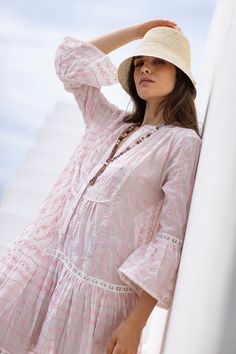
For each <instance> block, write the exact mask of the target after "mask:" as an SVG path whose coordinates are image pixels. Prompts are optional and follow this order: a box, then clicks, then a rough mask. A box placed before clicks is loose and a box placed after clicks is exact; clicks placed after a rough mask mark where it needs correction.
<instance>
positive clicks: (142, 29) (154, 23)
mask: <svg viewBox="0 0 236 354" xmlns="http://www.w3.org/2000/svg"><path fill="white" fill-rule="evenodd" d="M160 26H163V27H171V28H173V29H176V30H177V31H179V32H182V30H181V28H180V27H178V25H177V23H175V22H173V21H169V20H151V21H147V22H143V23H141V24H139V25H138V37H139V38H143V36H144V35H145V33H146V32H147V31H149V30H150V29H152V28H154V27H160Z"/></svg>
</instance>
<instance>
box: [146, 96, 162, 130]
mask: <svg viewBox="0 0 236 354" xmlns="http://www.w3.org/2000/svg"><path fill="white" fill-rule="evenodd" d="M156 107H157V102H156V101H155V103H154V102H150V101H147V103H146V109H145V114H144V118H143V123H142V125H145V124H151V125H159V124H161V123H164V119H163V110H161V111H160V112H159V113H158V114H157V115H155V109H156Z"/></svg>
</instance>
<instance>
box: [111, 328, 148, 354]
mask: <svg viewBox="0 0 236 354" xmlns="http://www.w3.org/2000/svg"><path fill="white" fill-rule="evenodd" d="M141 335H142V328H140V327H138V326H135V325H132V323H130V322H128V321H123V322H121V324H120V325H119V327H118V328H117V329H116V330H115V332H114V333H113V334H112V336H111V338H110V341H109V345H108V348H107V351H106V354H136V353H137V350H138V346H139V343H140V338H141Z"/></svg>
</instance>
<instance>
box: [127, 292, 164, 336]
mask: <svg viewBox="0 0 236 354" xmlns="http://www.w3.org/2000/svg"><path fill="white" fill-rule="evenodd" d="M156 303H157V300H156V299H155V298H154V297H152V296H151V295H149V294H148V293H147V292H146V291H144V290H143V291H142V294H141V296H140V298H139V301H138V302H137V304H136V306H135V307H134V308H133V310H132V312H131V313H130V315H129V317H128V318H127V321H128V322H130V323H131V324H132V325H134V326H136V327H138V328H141V329H143V328H144V327H145V325H146V322H147V320H148V318H149V316H150V314H151V312H152V310H153V308H154V307H155V305H156Z"/></svg>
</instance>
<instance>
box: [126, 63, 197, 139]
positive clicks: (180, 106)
mask: <svg viewBox="0 0 236 354" xmlns="http://www.w3.org/2000/svg"><path fill="white" fill-rule="evenodd" d="M133 75H134V63H133V60H132V62H131V65H130V70H129V73H128V87H129V92H130V97H131V99H132V101H133V103H134V110H133V112H132V113H131V114H128V115H127V116H125V117H124V122H128V123H129V122H130V123H138V122H140V123H142V122H143V118H144V114H145V108H146V101H145V100H143V99H142V98H140V97H139V95H138V93H137V91H136V87H135V82H134V77H133ZM196 94H197V93H196V89H195V87H194V85H193V83H192V82H191V80H190V79H189V78H188V76H187V75H186V74H185V73H184V72H183V71H182V70H181V69H179V68H178V67H177V66H176V83H175V87H174V90H173V91H172V92H171V93H170V94H169V95H168V96H166V97H165V98H164V99H163V100H162V102H161V103H160V104H159V106H158V107H157V108H156V111H155V113H156V115H157V114H158V112H159V111H160V110H161V109H163V120H164V122H165V123H166V124H174V125H178V126H180V127H185V128H190V129H194V130H195V131H196V133H197V134H198V135H199V136H200V137H201V135H200V132H199V125H198V120H197V113H196V108H195V103H194V100H195V98H196Z"/></svg>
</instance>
